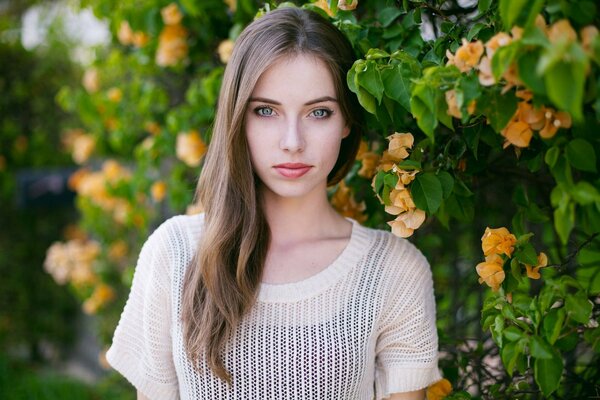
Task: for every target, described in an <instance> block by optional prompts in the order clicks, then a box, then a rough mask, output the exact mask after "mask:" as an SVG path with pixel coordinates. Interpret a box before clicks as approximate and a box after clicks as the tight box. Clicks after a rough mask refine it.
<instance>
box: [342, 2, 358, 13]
mask: <svg viewBox="0 0 600 400" xmlns="http://www.w3.org/2000/svg"><path fill="white" fill-rule="evenodd" d="M357 5H358V0H352V3H350V4H347V3H346V0H338V4H337V6H338V8H339V9H340V10H344V11H352V10H354V9H355V8H356V6H357Z"/></svg>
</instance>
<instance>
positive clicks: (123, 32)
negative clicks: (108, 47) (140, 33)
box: [117, 21, 133, 46]
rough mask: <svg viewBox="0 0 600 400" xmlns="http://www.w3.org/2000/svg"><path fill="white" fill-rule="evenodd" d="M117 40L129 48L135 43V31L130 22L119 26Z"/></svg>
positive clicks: (124, 22)
mask: <svg viewBox="0 0 600 400" xmlns="http://www.w3.org/2000/svg"><path fill="white" fill-rule="evenodd" d="M117 38H118V39H119V42H121V44H122V45H124V46H128V45H130V44H132V43H133V30H132V29H131V26H129V22H127V21H121V25H119V31H118V32H117Z"/></svg>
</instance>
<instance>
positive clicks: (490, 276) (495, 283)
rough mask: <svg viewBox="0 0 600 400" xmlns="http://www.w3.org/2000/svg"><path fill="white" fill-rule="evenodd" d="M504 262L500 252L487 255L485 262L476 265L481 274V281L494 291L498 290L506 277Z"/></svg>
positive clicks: (478, 272)
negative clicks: (503, 267)
mask: <svg viewBox="0 0 600 400" xmlns="http://www.w3.org/2000/svg"><path fill="white" fill-rule="evenodd" d="M503 264H504V261H503V260H502V257H500V256H499V255H498V254H490V255H489V256H487V257H486V258H485V261H484V262H481V263H479V264H477V266H476V267H475V269H476V270H477V274H478V275H479V276H480V278H479V283H483V282H485V283H486V284H487V285H488V286H489V287H491V288H492V290H493V291H494V292H497V291H498V289H499V288H500V285H501V284H502V282H504V278H505V275H504V270H503V269H502V266H503Z"/></svg>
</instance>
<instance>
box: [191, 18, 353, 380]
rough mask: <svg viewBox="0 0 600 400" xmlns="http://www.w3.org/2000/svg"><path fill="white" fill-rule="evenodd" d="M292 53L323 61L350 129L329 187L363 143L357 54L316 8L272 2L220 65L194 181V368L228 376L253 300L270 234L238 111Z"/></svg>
mask: <svg viewBox="0 0 600 400" xmlns="http://www.w3.org/2000/svg"><path fill="white" fill-rule="evenodd" d="M298 54H308V55H312V56H316V57H318V58H319V59H320V60H322V61H323V62H324V63H325V64H326V65H327V67H328V69H329V72H330V73H331V77H332V78H333V82H334V87H335V90H336V95H337V98H338V102H339V105H340V109H341V112H342V115H343V116H344V119H345V122H346V124H348V125H349V126H350V128H351V129H350V134H349V135H348V136H347V137H346V138H345V139H343V140H342V143H341V148H340V153H339V156H338V159H337V161H336V164H335V166H334V167H333V170H332V171H331V172H330V173H329V175H328V179H327V183H328V184H329V185H333V184H335V183H337V182H339V181H340V180H341V179H342V178H343V177H344V176H345V175H346V173H347V172H348V170H349V169H350V167H351V166H352V164H353V163H354V159H355V157H356V152H357V150H358V146H359V143H360V126H361V124H360V120H359V119H358V118H359V116H360V115H362V110H361V108H360V105H359V104H358V101H357V99H356V96H355V95H354V94H353V93H352V92H351V91H350V90H349V89H348V87H347V85H346V74H347V71H348V70H349V69H350V68H351V66H352V63H353V62H354V59H355V57H354V52H353V49H352V46H351V44H350V42H349V41H348V39H346V37H345V36H344V35H343V34H342V33H341V32H340V31H339V30H338V29H337V28H336V27H335V26H334V25H333V24H332V23H331V22H329V21H328V20H327V19H325V18H324V17H322V16H321V15H319V14H317V13H315V12H312V11H308V10H303V9H300V8H296V7H286V8H279V9H276V10H273V11H271V12H268V13H266V14H265V15H263V16H262V17H260V18H259V19H257V20H255V21H254V22H252V23H251V24H250V25H248V26H247V27H246V28H245V29H244V31H243V32H242V33H241V34H240V36H239V37H238V39H237V41H236V43H235V47H234V49H233V53H232V55H231V58H230V59H229V62H228V64H227V66H226V68H225V73H224V76H223V83H222V85H221V91H220V94H219V101H218V106H217V112H216V116H215V121H214V125H213V131H212V138H211V142H210V145H209V148H208V152H207V154H206V158H205V162H204V166H203V168H202V172H201V174H200V179H199V180H198V187H197V189H196V198H197V201H199V202H200V203H201V204H202V206H203V207H204V211H205V216H204V228H203V231H202V236H201V239H200V243H199V245H198V250H197V251H196V253H195V256H194V258H193V259H192V261H191V263H190V265H189V267H188V270H187V272H186V277H185V280H184V286H183V303H182V304H183V305H182V319H183V325H184V343H185V348H186V352H187V356H188V358H189V359H190V360H191V361H192V363H193V364H194V365H196V366H198V368H199V369H200V364H201V362H202V360H203V359H205V360H206V363H207V364H208V366H209V367H210V368H211V369H212V371H213V372H214V373H215V374H216V375H217V376H219V377H220V378H222V379H224V380H226V381H227V382H229V383H231V379H232V378H234V377H231V376H230V374H229V373H228V372H227V370H226V369H225V367H224V364H223V360H222V359H221V357H220V351H221V349H222V347H223V346H224V344H225V343H226V341H227V340H228V338H229V337H230V335H231V334H232V332H233V330H234V329H235V327H236V325H237V324H238V323H239V321H240V320H241V319H242V317H243V316H244V314H245V313H246V312H247V311H248V310H249V309H250V308H251V307H252V306H253V305H254V303H255V301H256V296H257V292H258V288H259V285H260V280H261V275H262V271H263V266H264V263H265V259H266V255H267V250H268V248H269V241H270V230H269V226H268V223H267V221H266V219H265V216H264V212H263V209H262V207H261V203H260V199H259V194H258V190H257V187H258V185H257V183H258V178H257V177H256V176H255V174H254V172H253V170H252V165H251V162H250V151H249V148H248V143H247V140H246V135H245V131H244V123H245V121H244V116H245V114H246V107H247V105H248V100H249V98H250V95H251V94H252V91H253V90H254V87H255V85H256V83H257V81H258V79H259V78H260V76H261V75H262V74H263V72H265V71H266V70H267V69H268V68H269V67H270V66H271V65H273V64H274V63H275V62H277V61H278V60H280V59H281V58H284V57H290V56H295V55H298ZM324 79H325V77H324ZM203 356H204V357H205V358H204V357H203Z"/></svg>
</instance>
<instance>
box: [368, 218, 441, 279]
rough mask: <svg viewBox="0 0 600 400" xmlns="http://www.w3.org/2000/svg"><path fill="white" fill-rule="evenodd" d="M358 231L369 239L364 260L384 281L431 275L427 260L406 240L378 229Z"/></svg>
mask: <svg viewBox="0 0 600 400" xmlns="http://www.w3.org/2000/svg"><path fill="white" fill-rule="evenodd" d="M360 230H361V231H362V232H361V234H362V235H365V236H367V237H369V238H370V243H371V245H370V246H368V250H367V252H366V253H367V254H365V259H366V260H368V261H369V262H370V263H372V264H373V266H374V267H375V268H377V269H379V270H380V271H381V272H382V273H383V274H384V276H385V279H388V280H391V281H397V280H398V279H401V280H404V279H407V278H411V277H412V278H414V277H415V275H430V274H431V270H430V265H429V262H428V261H427V258H426V257H425V255H424V254H423V252H422V251H421V250H420V249H419V248H418V247H417V246H416V245H415V244H414V243H412V242H411V241H409V240H408V239H406V238H401V237H398V236H396V235H394V234H393V233H391V232H389V231H386V230H383V229H378V228H370V227H365V226H360Z"/></svg>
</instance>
